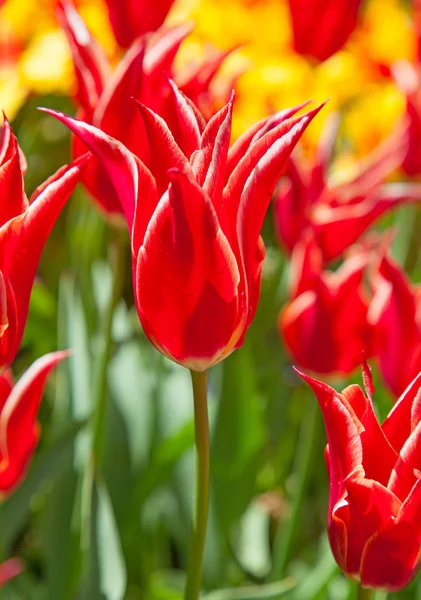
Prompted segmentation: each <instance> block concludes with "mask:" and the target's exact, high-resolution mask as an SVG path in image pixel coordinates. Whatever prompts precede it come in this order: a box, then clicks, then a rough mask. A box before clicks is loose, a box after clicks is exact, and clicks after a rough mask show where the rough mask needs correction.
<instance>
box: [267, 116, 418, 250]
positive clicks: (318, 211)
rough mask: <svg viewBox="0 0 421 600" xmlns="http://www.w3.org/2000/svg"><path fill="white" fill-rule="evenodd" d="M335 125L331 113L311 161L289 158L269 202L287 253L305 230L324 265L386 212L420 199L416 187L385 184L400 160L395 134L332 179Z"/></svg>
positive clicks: (400, 137)
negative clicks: (344, 174) (344, 176)
mask: <svg viewBox="0 0 421 600" xmlns="http://www.w3.org/2000/svg"><path fill="white" fill-rule="evenodd" d="M338 127H339V118H338V115H335V114H333V115H330V117H329V118H328V119H326V123H325V125H324V130H323V133H322V135H321V137H320V140H319V143H318V147H317V149H316V153H315V156H314V158H313V159H312V160H311V161H308V160H305V159H304V157H302V156H292V157H291V159H290V160H289V162H288V165H287V168H286V170H285V176H284V177H283V178H282V180H281V182H280V185H279V187H278V189H277V191H276V194H275V198H274V219H275V230H276V233H277V236H278V239H279V241H280V243H281V244H282V246H283V247H284V248H285V249H286V250H287V251H289V252H291V251H292V250H293V248H294V246H295V245H296V244H297V242H298V241H299V240H300V237H301V235H302V233H303V231H305V230H306V229H310V230H311V231H312V232H313V233H314V237H315V239H316V240H317V243H318V245H319V247H320V249H321V251H322V254H323V259H324V261H325V262H329V261H332V260H334V259H336V258H338V257H340V256H341V254H342V253H343V252H344V251H345V250H346V249H347V248H348V247H349V246H350V245H351V244H353V243H354V242H356V241H357V240H358V238H359V237H360V236H361V235H362V234H363V233H364V232H365V231H366V230H367V229H368V228H369V227H370V225H372V224H373V223H374V221H376V220H377V219H378V218H379V217H380V216H382V215H383V214H384V213H385V212H387V211H389V210H391V209H393V208H394V207H396V206H397V205H399V204H401V203H403V202H408V201H418V200H419V199H420V197H421V186H420V185H419V184H416V183H395V182H393V183H384V181H385V179H386V178H387V177H388V176H389V175H390V174H391V173H393V171H394V170H395V169H397V168H398V167H399V166H400V164H401V163H402V160H403V158H404V156H405V152H406V144H407V136H406V135H405V134H404V133H402V132H401V131H398V130H397V131H395V132H393V134H392V135H391V136H390V137H389V138H387V139H386V140H385V141H384V142H383V143H382V144H381V145H380V146H378V147H377V148H376V149H375V150H374V151H373V152H372V153H371V154H370V155H369V156H367V157H365V158H364V159H363V160H360V161H359V162H358V163H356V164H355V168H354V169H353V171H352V174H351V175H350V176H349V177H348V178H347V179H346V180H344V181H342V182H339V181H335V180H334V179H332V178H331V177H330V176H329V172H328V171H329V166H330V163H331V160H332V156H333V149H334V144H335V139H336V133H337V129H338Z"/></svg>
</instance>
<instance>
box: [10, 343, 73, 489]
mask: <svg viewBox="0 0 421 600" xmlns="http://www.w3.org/2000/svg"><path fill="white" fill-rule="evenodd" d="M66 356H68V352H52V353H51V354H46V355H45V356H43V357H42V358H39V359H38V360H36V361H35V362H34V363H33V365H32V366H31V367H30V368H29V369H28V370H27V371H26V373H25V374H24V375H23V376H22V377H21V378H20V379H19V381H18V383H16V385H15V386H13V377H12V375H11V373H10V371H9V370H6V371H4V372H3V373H2V374H1V375H0V491H1V492H2V493H10V492H11V491H12V490H13V489H14V488H15V487H16V486H17V485H18V484H19V483H20V481H21V480H22V478H23V477H24V475H25V472H26V469H27V467H28V464H29V461H30V459H31V457H32V454H33V453H34V450H35V448H36V445H37V443H38V438H39V426H38V424H37V422H36V418H37V413H38V408H39V405H40V402H41V397H42V394H43V391H44V387H45V384H46V382H47V378H48V376H49V374H50V372H51V370H52V369H53V368H54V367H55V366H56V365H57V363H58V362H60V361H61V360H63V358H66Z"/></svg>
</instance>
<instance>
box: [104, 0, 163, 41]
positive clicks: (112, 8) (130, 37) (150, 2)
mask: <svg viewBox="0 0 421 600" xmlns="http://www.w3.org/2000/svg"><path fill="white" fill-rule="evenodd" d="M106 3H107V7H108V13H109V16H110V22H111V26H112V28H113V31H114V35H115V38H116V40H117V43H118V44H119V45H120V46H121V47H122V48H128V47H129V46H130V45H131V44H132V43H133V42H134V40H135V39H136V38H138V37H139V36H140V35H141V34H142V33H147V32H148V31H156V29H158V27H160V26H161V25H162V23H163V22H164V21H165V18H166V16H167V14H168V12H169V10H170V8H171V6H172V5H173V3H174V0H106Z"/></svg>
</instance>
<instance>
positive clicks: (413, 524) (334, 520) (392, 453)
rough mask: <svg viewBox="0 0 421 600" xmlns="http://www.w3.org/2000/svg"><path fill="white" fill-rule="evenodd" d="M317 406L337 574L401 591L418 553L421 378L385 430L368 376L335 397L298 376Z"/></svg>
mask: <svg viewBox="0 0 421 600" xmlns="http://www.w3.org/2000/svg"><path fill="white" fill-rule="evenodd" d="M300 375H301V377H302V378H303V379H304V380H305V381H306V382H307V383H308V384H309V386H310V387H311V388H312V390H313V392H314V393H315V395H316V397H317V400H318V401H319V404H320V408H321V410H322V413H323V418H324V422H325V427H326V433H327V441H328V445H327V450H326V458H327V464H328V470H329V478H330V499H329V540H330V545H331V548H332V552H333V555H334V557H335V559H336V562H337V563H338V565H339V566H340V568H341V569H342V570H343V571H344V572H345V573H346V574H347V575H348V576H349V577H351V578H352V579H356V580H359V581H361V585H362V586H363V587H367V588H381V589H384V590H388V591H393V590H400V589H401V588H403V587H405V586H406V585H407V584H408V583H409V582H410V580H411V579H412V578H413V577H414V575H415V574H416V572H417V570H418V567H419V555H420V549H421V520H420V511H421V479H420V470H421V461H420V456H421V453H420V450H421V401H420V400H421V374H419V375H418V376H417V377H416V378H415V379H414V381H413V382H412V383H411V384H410V385H409V386H408V387H407V389H406V390H405V392H404V393H403V394H402V396H401V397H400V398H399V400H398V401H397V403H396V404H395V406H394V407H393V409H392V410H391V412H390V413H389V415H388V417H387V418H386V420H385V421H384V423H383V425H379V423H378V420H377V417H376V415H375V412H374V407H373V401H372V391H373V384H372V380H371V373H370V371H369V369H368V367H367V366H366V365H364V366H363V380H364V384H365V389H366V394H365V395H364V393H363V391H362V390H361V388H360V387H359V386H358V385H350V386H348V387H347V388H346V389H344V390H343V391H342V393H339V392H337V391H336V390H334V389H332V388H331V387H329V386H328V385H326V384H325V383H322V382H320V381H317V380H316V379H312V378H311V377H309V376H307V375H303V374H302V373H300Z"/></svg>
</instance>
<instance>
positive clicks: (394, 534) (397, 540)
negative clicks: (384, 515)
mask: <svg viewBox="0 0 421 600" xmlns="http://www.w3.org/2000/svg"><path fill="white" fill-rule="evenodd" d="M419 551H420V542H419V541H418V540H417V539H416V536H415V535H414V532H413V525H412V524H410V523H408V522H407V521H402V522H400V523H396V522H394V521H393V519H392V518H390V520H389V521H388V522H387V523H386V524H385V526H384V527H383V529H381V530H380V531H378V532H377V533H376V534H374V535H373V536H372V538H371V539H370V540H369V541H368V542H367V544H366V546H365V548H364V552H363V555H362V558H361V571H360V577H361V583H362V584H363V585H364V586H367V587H372V588H382V589H386V590H388V591H390V592H392V591H394V590H400V589H402V588H403V587H405V586H406V585H408V583H409V582H410V581H411V579H412V578H413V577H414V576H415V574H416V572H417V570H418V566H419V563H418V556H419Z"/></svg>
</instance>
